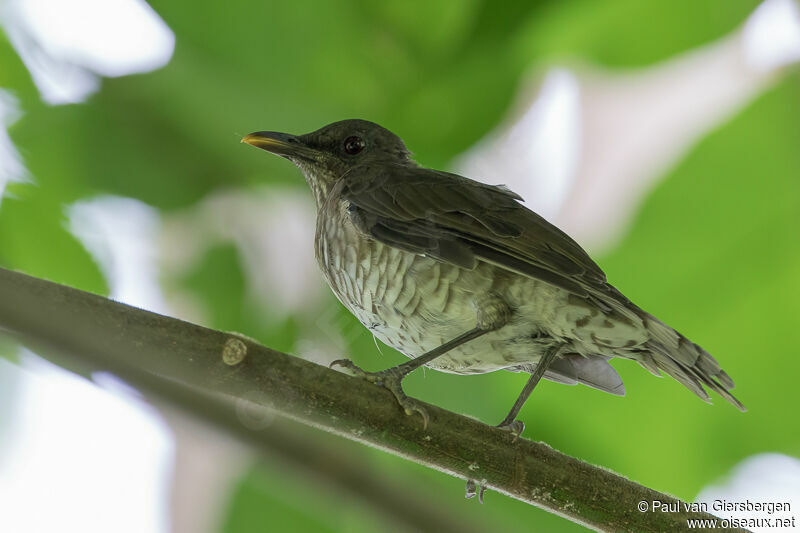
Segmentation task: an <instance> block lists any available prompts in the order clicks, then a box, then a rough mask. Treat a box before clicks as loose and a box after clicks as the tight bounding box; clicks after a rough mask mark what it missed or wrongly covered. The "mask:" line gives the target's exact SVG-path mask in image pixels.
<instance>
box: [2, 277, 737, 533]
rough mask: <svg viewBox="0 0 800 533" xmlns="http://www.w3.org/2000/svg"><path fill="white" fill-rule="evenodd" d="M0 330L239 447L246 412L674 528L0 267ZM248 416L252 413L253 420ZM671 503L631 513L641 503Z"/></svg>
mask: <svg viewBox="0 0 800 533" xmlns="http://www.w3.org/2000/svg"><path fill="white" fill-rule="evenodd" d="M0 327H4V328H6V329H8V330H10V331H11V332H13V333H16V334H17V335H19V336H21V337H22V338H25V339H28V340H31V341H34V342H35V343H37V344H39V345H41V346H44V347H47V348H50V349H54V350H56V351H58V352H60V353H62V354H65V355H67V356H69V357H70V358H71V360H72V361H74V362H76V363H78V364H80V365H82V366H83V367H85V368H87V369H90V370H93V371H94V370H107V371H110V372H113V373H115V374H117V375H118V376H120V377H121V378H122V379H124V380H126V381H127V382H128V383H130V384H132V385H134V386H136V387H139V388H141V389H144V390H147V391H150V392H153V393H156V394H157V395H159V396H163V397H165V398H166V399H168V400H171V401H173V402H176V403H177V404H179V405H181V406H183V407H185V408H187V409H189V410H190V411H191V412H192V413H194V414H196V415H198V416H199V417H202V418H205V419H209V420H211V421H212V422H213V423H215V424H217V425H220V426H222V427H224V428H226V429H228V430H230V431H232V432H234V433H235V434H237V435H240V436H241V437H243V438H245V439H246V440H249V441H255V442H258V441H259V440H260V439H264V438H265V437H264V434H265V433H266V431H265V430H263V429H260V428H259V427H258V425H257V424H252V423H249V422H248V420H250V419H249V418H248V415H247V413H248V412H253V413H259V412H260V413H262V414H263V413H264V409H268V410H271V411H273V412H275V413H276V414H278V415H281V416H284V417H288V418H291V419H294V420H297V421H299V422H302V423H305V424H308V425H311V426H314V427H316V428H318V429H321V430H324V431H328V432H331V433H335V434H337V435H340V436H343V437H345V438H348V439H351V440H355V441H358V442H361V443H364V444H367V445H369V446H373V447H376V448H379V449H382V450H385V451H386V452H388V453H391V454H394V455H398V456H401V457H405V458H407V459H409V460H411V461H414V462H416V463H419V464H423V465H426V466H429V467H431V468H435V469H437V470H440V471H442V472H445V473H447V474H450V475H453V476H456V477H459V478H462V479H475V480H477V481H478V482H480V483H482V484H483V485H485V486H486V487H487V488H489V489H493V490H495V491H497V492H501V493H503V494H506V495H508V496H511V497H512V498H516V499H518V500H522V501H524V502H527V503H530V504H533V505H536V506H538V507H541V508H543V509H546V510H548V511H550V512H553V513H556V514H559V515H561V516H564V517H566V518H568V519H569V520H572V521H574V522H578V523H581V524H584V525H586V526H588V527H591V528H594V529H596V530H598V531H636V532H650V531H679V530H685V529H688V527H687V523H686V520H687V519H714V517H713V516H711V515H708V514H705V513H698V512H689V511H687V510H686V509H684V507H683V505H682V502H679V501H678V500H676V499H675V498H673V497H671V496H668V495H666V494H662V493H659V492H656V491H654V490H652V489H649V488H647V487H644V486H642V485H639V484H636V483H634V482H632V481H630V480H627V479H625V478H623V477H621V476H619V475H617V474H614V473H612V472H609V471H607V470H604V469H602V468H599V467H596V466H592V465H589V464H587V463H584V462H582V461H579V460H577V459H574V458H572V457H569V456H567V455H564V454H562V453H559V452H557V451H555V450H553V449H552V448H550V447H549V446H547V445H546V444H544V443H537V442H531V441H528V440H524V439H518V440H516V441H514V439H513V438H512V436H511V435H510V434H509V433H508V432H506V431H502V430H499V429H497V428H494V427H491V426H487V425H485V424H482V423H481V422H478V421H476V420H472V419H470V418H467V417H464V416H460V415H457V414H455V413H451V412H449V411H446V410H443V409H440V408H438V407H436V406H433V405H427V406H426V407H427V409H428V412H429V414H430V423H429V424H428V428H427V429H425V430H423V428H422V422H421V420H420V418H419V417H417V416H406V415H405V414H404V413H403V412H402V410H401V409H399V407H398V406H397V403H396V401H395V400H394V397H393V396H392V394H391V393H390V392H388V391H387V390H384V389H382V388H380V387H376V386H375V385H372V384H370V383H367V382H365V381H363V380H360V379H357V378H353V377H351V376H347V375H345V374H342V373H339V372H336V371H333V370H330V369H328V368H325V367H323V366H320V365H316V364H314V363H311V362H308V361H305V360H303V359H300V358H298V357H292V356H289V355H286V354H283V353H280V352H276V351H274V350H271V349H269V348H265V347H263V346H260V345H258V344H256V343H255V342H251V341H249V340H247V339H243V338H240V337H238V336H235V335H231V334H229V333H224V332H220V331H214V330H210V329H207V328H203V327H200V326H196V325H193V324H189V323H187V322H183V321H181V320H177V319H174V318H169V317H165V316H161V315H157V314H154V313H150V312H147V311H143V310H141V309H136V308H134V307H130V306H127V305H123V304H120V303H117V302H113V301H111V300H108V299H106V298H103V297H101V296H97V295H94V294H89V293H86V292H83V291H79V290H76V289H72V288H69V287H66V286H63V285H58V284H55V283H51V282H48V281H44V280H40V279H37V278H33V277H30V276H26V275H24V274H20V273H16V272H11V271H8V270H5V269H0ZM252 410H255V411H252ZM656 500H657V501H660V502H663V503H664V504H673V505H680V509H679V510H677V511H675V512H669V513H662V512H652V511H651V510H648V511H647V512H640V511H639V510H638V508H637V506H638V505H639V502H641V501H645V502H648V505H649V506H650V507H649V509H652V505H651V502H653V501H656ZM739 531H742V530H739Z"/></svg>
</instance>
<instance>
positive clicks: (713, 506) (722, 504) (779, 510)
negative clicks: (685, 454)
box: [636, 500, 797, 529]
mask: <svg viewBox="0 0 800 533" xmlns="http://www.w3.org/2000/svg"><path fill="white" fill-rule="evenodd" d="M636 508H637V510H638V511H639V512H640V513H711V514H716V515H725V514H732V513H736V514H744V515H746V516H738V517H731V518H707V519H701V518H688V519H687V520H686V524H687V526H688V527H689V528H690V529H715V528H738V527H741V528H795V527H797V522H796V517H795V516H786V515H787V514H788V513H790V512H791V511H792V504H791V503H790V502H785V501H784V502H780V501H775V502H771V501H753V500H744V501H730V500H714V501H713V502H710V503H709V502H694V503H687V502H682V501H661V500H649V501H648V500H642V501H640V502H639V503H638V504H637V505H636ZM776 515H781V516H776Z"/></svg>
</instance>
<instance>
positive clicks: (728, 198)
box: [0, 0, 800, 533]
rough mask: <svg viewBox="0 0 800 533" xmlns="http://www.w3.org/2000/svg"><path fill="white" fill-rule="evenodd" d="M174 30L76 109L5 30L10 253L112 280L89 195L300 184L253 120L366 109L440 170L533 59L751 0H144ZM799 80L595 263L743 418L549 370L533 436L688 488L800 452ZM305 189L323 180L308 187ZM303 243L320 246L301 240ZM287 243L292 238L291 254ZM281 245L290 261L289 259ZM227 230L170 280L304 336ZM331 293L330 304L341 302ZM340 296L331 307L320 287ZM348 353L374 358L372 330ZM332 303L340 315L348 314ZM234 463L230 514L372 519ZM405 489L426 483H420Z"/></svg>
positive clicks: (183, 201)
mask: <svg viewBox="0 0 800 533" xmlns="http://www.w3.org/2000/svg"><path fill="white" fill-rule="evenodd" d="M150 3H151V5H152V7H153V8H154V9H155V10H156V11H157V12H158V13H159V15H160V16H161V17H162V18H163V19H164V20H165V21H166V23H167V24H168V25H169V26H170V28H171V29H172V30H173V31H174V32H175V34H176V38H177V45H176V51H175V55H174V57H173V59H172V61H171V62H170V63H169V64H168V65H167V66H166V67H165V68H162V69H160V70H158V71H155V72H152V73H149V74H146V75H138V76H128V77H124V78H118V79H107V80H105V81H104V83H103V87H102V90H101V91H100V92H99V93H98V94H96V95H95V96H93V97H92V98H91V99H90V100H89V101H88V102H87V103H84V104H76V105H67V106H58V107H51V106H48V105H45V104H44V103H42V102H41V100H40V98H39V96H38V92H37V90H36V88H35V87H34V85H33V84H32V82H31V80H30V77H29V74H28V73H27V70H26V69H25V67H24V65H23V64H22V63H21V62H20V60H19V59H18V57H17V56H16V53H15V52H14V51H13V49H12V48H11V47H10V46H9V44H8V43H7V42H6V41H3V40H2V38H0V65H2V68H0V86H2V87H6V88H10V89H12V90H13V92H14V94H15V95H16V96H17V97H18V98H19V100H20V106H21V108H22V110H23V111H24V116H23V118H22V119H21V120H20V121H19V122H18V123H17V124H16V125H15V126H14V127H13V128H12V130H11V134H12V138H13V141H14V142H15V144H16V145H17V147H18V148H19V149H20V151H21V152H22V154H23V157H24V159H25V162H26V165H27V167H28V170H29V172H30V174H31V176H32V179H33V182H34V183H33V184H30V183H25V184H14V185H12V186H11V187H10V189H9V195H8V196H7V197H5V198H4V199H3V203H2V207H1V208H0V264H1V265H2V266H4V267H7V268H14V269H19V270H21V271H24V272H26V273H29V274H32V275H36V276H41V277H44V278H47V279H52V280H55V281H59V282H63V283H67V284H69V285H72V286H75V287H79V288H82V289H86V290H90V291H95V292H98V293H106V291H107V286H106V282H105V280H104V279H103V276H102V275H101V273H100V270H99V269H98V267H97V265H96V264H95V263H94V261H93V260H92V258H91V256H90V255H89V254H88V253H87V252H86V251H85V250H84V248H83V247H82V246H81V245H80V243H79V242H77V241H76V240H75V239H74V238H73V237H72V236H71V235H70V233H69V232H68V231H67V230H66V229H65V222H64V220H65V218H64V206H65V205H67V204H69V203H72V202H74V201H76V200H79V199H82V198H85V197H89V196H93V195H96V194H99V193H112V194H118V195H123V196H130V197H134V198H138V199H141V200H143V201H144V202H146V203H148V204H150V205H152V206H154V207H156V208H158V209H159V210H162V211H163V212H171V211H174V210H176V209H180V208H183V207H187V206H190V205H193V204H194V203H196V202H198V201H199V200H200V199H202V198H203V197H204V196H206V195H207V194H208V193H210V192H211V191H214V190H217V189H219V188H248V187H253V186H256V185H260V184H265V183H266V184H271V185H272V184H274V185H282V186H288V187H296V188H298V190H304V188H305V184H304V183H303V181H302V179H300V177H299V174H298V173H297V172H296V170H295V169H294V168H293V167H291V166H290V165H289V164H288V163H286V162H285V161H283V160H280V159H278V158H273V157H266V156H265V154H263V153H262V152H259V151H257V150H250V149H245V148H244V147H242V146H240V145H239V144H238V140H239V138H240V137H241V135H242V134H245V133H248V132H250V131H254V130H261V129H272V130H279V131H290V132H298V133H299V132H306V131H310V130H312V129H316V128H317V127H319V126H321V125H323V124H326V123H328V122H331V121H334V120H338V119H341V118H345V117H364V118H369V119H371V120H374V121H376V122H379V123H381V124H382V125H384V126H386V127H388V128H389V129H392V130H393V131H396V132H398V133H399V134H401V135H402V136H403V138H404V139H405V141H406V142H407V144H408V145H409V147H410V148H411V149H412V151H414V152H415V154H416V157H417V160H418V161H419V162H420V163H422V164H424V165H427V166H434V167H440V168H441V167H446V166H447V164H448V162H449V161H451V159H452V158H453V157H454V156H455V155H457V154H459V153H460V152H462V151H464V150H465V149H467V148H468V147H469V146H471V145H472V144H473V143H474V142H476V141H477V140H478V139H480V138H481V137H482V136H483V135H484V134H485V133H486V132H487V131H489V130H490V129H491V128H492V127H493V126H495V125H496V124H497V123H498V122H499V121H500V120H501V119H502V118H503V116H504V115H505V113H506V110H507V109H508V107H509V105H510V103H511V100H512V97H513V96H514V94H515V90H516V89H517V86H518V83H519V82H520V80H521V78H522V76H523V75H524V74H526V73H528V72H529V71H530V70H531V69H534V70H535V69H542V68H544V67H546V66H547V65H549V64H552V63H554V62H555V61H561V60H565V59H569V60H579V61H583V62H591V63H595V64H599V65H603V66H607V67H624V68H629V67H638V66H646V65H650V64H653V63H655V62H657V61H660V60H664V59H666V58H669V57H671V56H673V55H674V54H676V53H679V52H683V51H686V50H689V49H691V48H693V47H696V46H698V45H701V44H703V43H707V42H709V41H711V40H713V39H715V38H718V37H719V36H721V35H724V34H726V33H728V32H730V31H731V30H732V29H733V28H735V27H736V26H737V25H738V24H740V23H741V21H742V20H743V19H744V17H745V16H746V15H747V14H749V13H750V12H751V11H752V9H753V8H754V7H755V6H756V5H757V3H756V2H754V1H742V0H736V1H730V0H713V1H706V2H702V3H697V2H695V1H692V0H673V1H671V2H639V1H636V0H608V1H604V2H595V1H589V0H570V1H559V2H548V1H538V2H530V1H519V2H504V3H503V8H502V9H499V8H498V4H497V3H496V2H491V1H489V0H484V1H480V0H472V1H463V2H423V1H419V2H368V1H366V0H351V1H344V2H311V1H306V2H300V1H297V2H248V1H245V0H235V1H231V2H188V1H184V0H170V1H160V0H154V1H151V2H150ZM799 94H800V77H798V76H797V75H796V74H792V75H789V76H787V77H785V78H784V79H783V80H782V81H781V82H780V83H779V84H778V85H777V86H776V87H775V88H774V89H771V90H769V91H768V92H767V93H766V94H764V95H763V96H761V97H760V98H759V99H758V100H757V101H755V102H754V103H753V104H752V105H750V106H749V107H748V108H747V109H746V110H744V111H743V112H742V113H740V114H739V115H738V116H736V117H735V118H734V119H733V120H731V121H730V122H729V123H727V124H725V125H723V126H721V127H720V128H718V129H717V130H716V131H714V132H712V133H711V134H710V135H709V136H707V138H705V139H704V140H702V142H700V143H699V144H697V145H696V146H695V147H694V148H693V149H692V151H691V152H690V153H689V154H688V156H687V157H686V158H685V159H684V160H683V161H682V162H681V163H680V164H679V165H678V166H677V167H676V168H673V169H672V170H671V171H670V173H669V176H668V178H667V179H666V180H664V181H663V182H662V184H661V185H660V186H659V187H658V188H657V189H656V190H655V191H653V193H652V194H651V195H650V197H649V198H648V200H647V201H646V203H645V204H644V206H642V208H641V210H640V213H639V215H638V216H637V218H636V221H635V224H634V226H633V228H632V230H631V231H630V233H629V234H628V235H627V237H626V238H625V240H624V241H623V242H622V244H621V245H620V246H619V247H618V248H617V249H615V250H614V251H613V252H612V253H610V254H608V255H606V256H605V257H600V258H598V260H599V263H600V264H601V266H602V267H603V268H604V269H605V270H606V271H607V273H608V275H609V278H610V280H611V281H612V282H613V283H615V284H616V285H617V286H618V287H620V288H621V289H622V290H623V291H624V292H625V293H626V294H627V295H628V296H629V297H631V298H632V299H633V300H634V301H636V302H637V303H639V304H640V305H641V306H642V307H644V308H646V309H648V310H650V311H651V312H653V313H654V314H656V315H658V316H659V317H661V318H662V319H663V320H665V321H666V322H668V323H669V324H671V325H673V326H674V327H676V328H677V329H678V330H680V331H682V332H684V333H685V334H687V335H688V336H689V337H691V338H692V339H695V340H697V341H698V342H701V343H702V344H703V346H704V347H706V348H707V349H708V350H709V351H710V352H712V353H714V354H716V355H717V357H718V359H720V361H722V362H723V364H724V367H725V369H726V370H727V371H728V372H729V373H730V374H731V376H733V377H734V379H735V380H736V383H737V391H738V395H739V397H740V399H742V401H743V402H744V403H745V404H746V405H747V406H748V408H749V409H750V412H748V413H747V414H744V415H742V414H740V413H738V412H736V410H734V409H732V408H730V406H727V405H724V404H723V402H721V401H720V400H719V399H716V398H715V403H716V404H717V405H715V406H714V407H713V408H712V407H709V406H707V405H705V404H703V403H702V402H699V401H698V400H697V399H696V398H695V397H693V396H692V395H691V394H689V393H687V392H686V391H685V390H682V388H681V386H680V385H678V384H677V383H674V382H672V381H670V380H666V379H665V380H656V379H654V378H653V377H651V376H650V375H649V374H647V373H646V372H644V371H642V370H641V369H640V368H638V367H637V366H636V365H633V364H625V363H624V362H623V363H621V364H617V365H616V367H617V368H618V370H619V371H620V373H621V374H622V376H623V379H624V380H625V382H626V384H627V390H628V397H627V398H625V399H619V398H616V397H612V396H609V395H604V394H600V393H598V392H596V391H593V390H590V389H588V388H585V387H563V386H558V385H554V384H545V385H544V386H542V387H540V389H539V390H537V392H536V394H535V395H534V397H533V399H532V400H531V401H530V402H529V403H528V405H527V406H526V407H525V409H524V410H523V412H522V416H521V417H522V419H523V420H525V421H526V423H527V426H528V429H527V431H526V435H527V436H528V437H529V438H535V439H537V440H543V441H545V442H547V443H549V444H551V445H552V446H553V447H555V448H556V449H559V450H561V451H563V452H565V453H567V454H570V455H574V456H577V457H579V458H582V459H584V460H587V461H589V462H591V463H595V464H601V465H604V466H607V467H609V468H611V469H614V470H616V471H617V472H620V473H622V474H624V475H626V476H628V477H630V478H632V479H635V480H637V481H639V482H641V483H644V484H646V485H648V486H651V487H653V488H656V489H658V490H663V491H666V492H670V493H673V494H675V495H677V496H679V497H681V498H684V499H689V500H691V499H692V498H694V496H695V495H696V494H697V492H698V491H699V490H700V489H701V488H702V487H703V486H706V485H708V484H709V483H711V482H714V481H718V480H719V479H720V477H721V476H724V475H725V473H726V472H728V471H729V470H730V469H731V468H732V466H733V465H735V464H736V463H737V462H739V461H741V460H742V459H743V458H745V457H747V456H749V455H752V454H755V453H759V452H767V451H775V452H782V453H786V454H789V455H795V456H796V455H799V454H800V432H799V431H798V422H797V417H796V415H795V414H794V413H793V411H794V408H795V407H796V406H797V405H798V402H799V401H800V392H798V387H797V386H796V379H797V377H796V376H797V375H798V374H800V359H798V358H797V357H796V355H797V353H796V351H797V350H796V347H797V346H798V345H800V328H799V327H798V317H800V303H798V302H800V276H798V274H799V273H800V239H798V229H800V180H798V177H800V150H798V146H800V98H798V95H799ZM309 198H310V195H309ZM298 246H311V243H310V242H309V243H298ZM285 253H286V254H291V253H292V250H291V249H287V250H285ZM276 260H280V258H276ZM239 268H240V261H239V258H238V257H237V256H236V253H235V251H234V250H233V249H232V248H227V247H220V248H215V249H214V250H212V251H210V252H209V254H208V255H207V256H206V258H205V260H204V261H203V263H202V264H201V265H197V266H196V268H194V269H193V270H192V271H190V272H186V273H185V276H184V278H183V279H180V280H177V281H174V282H175V283H179V284H182V285H183V286H184V287H185V288H188V289H190V290H192V291H194V293H195V295H196V297H197V298H199V299H201V300H202V301H204V302H205V303H206V304H207V307H208V308H210V309H214V310H215V312H214V313H213V314H212V318H211V320H212V321H211V323H209V324H208V325H210V326H213V327H221V328H224V329H228V330H237V331H243V332H244V333H246V334H248V335H251V336H254V337H256V338H259V339H261V340H263V341H265V342H266V343H267V344H269V345H271V346H272V347H274V348H276V349H282V350H288V351H293V350H295V349H296V346H297V344H296V343H297V341H298V338H297V337H298V335H299V333H298V332H299V329H298V328H297V327H294V326H293V324H295V323H296V322H297V321H303V320H305V321H308V320H309V317H305V318H304V317H290V318H289V319H288V320H287V321H284V322H281V323H278V324H274V323H267V322H266V321H260V320H258V317H253V316H252V312H251V311H252V310H251V309H249V308H248V305H249V304H248V303H247V298H246V297H245V290H246V288H245V287H244V284H243V281H242V280H243V278H242V274H241V273H240V272H239ZM332 298H333V297H332V296H331V300H332ZM331 305H333V304H332V303H331ZM337 309H339V310H338V311H337V313H340V314H341V317H340V319H341V321H342V324H344V325H345V327H348V328H350V329H354V330H355V331H357V334H355V335H353V336H349V337H348V338H349V340H350V346H349V350H350V351H351V352H352V354H353V357H354V358H355V360H356V361H357V362H359V363H360V364H362V365H363V366H365V367H367V368H383V367H385V366H388V364H387V363H388V362H395V361H397V362H399V361H400V360H401V359H400V356H399V355H397V354H390V352H391V351H390V350H388V349H387V348H383V353H384V355H383V356H381V355H379V354H378V353H377V350H376V349H375V346H374V344H373V340H372V338H371V336H370V335H369V334H368V332H367V331H366V330H363V329H358V328H356V326H354V325H353V324H354V320H353V319H352V318H351V317H350V316H349V315H347V313H346V312H345V311H343V310H341V309H340V308H338V307H337ZM337 320H338V318H337ZM523 382H524V377H523V376H519V375H515V374H508V373H496V374H493V375H486V376H470V377H461V376H451V375H445V374H439V373H436V372H426V373H425V374H424V375H423V373H421V372H420V373H418V374H416V375H413V376H412V377H411V378H409V379H408V381H407V390H408V392H409V394H411V395H414V396H417V397H420V398H422V399H424V400H426V401H429V402H432V403H435V404H437V405H441V406H442V407H445V408H448V409H452V410H455V411H457V412H462V413H467V414H470V415H473V416H476V417H478V418H480V419H481V420H484V421H486V422H487V423H496V422H497V421H499V419H500V418H501V417H502V416H503V415H504V414H505V412H506V410H507V408H508V407H509V405H510V403H511V402H512V401H513V399H514V397H515V395H516V394H517V392H518V390H519V389H520V388H521V386H522V384H523ZM320 438H322V439H323V442H324V443H325V445H329V446H344V447H348V448H352V450H351V451H353V452H354V453H356V454H358V455H359V456H360V457H361V458H362V460H363V465H364V468H365V469H369V470H371V471H373V472H374V473H375V475H379V476H391V477H394V478H396V479H398V480H400V481H402V482H404V483H407V484H408V486H410V487H419V488H420V489H419V490H421V491H424V492H425V493H429V494H430V495H431V498H436V500H437V501H439V502H440V504H441V505H442V506H444V507H446V508H448V509H451V510H452V512H453V513H458V514H459V515H461V516H468V517H471V518H473V519H474V520H477V521H479V523H486V524H493V525H494V526H495V528H497V529H498V530H503V531H531V530H537V531H578V530H581V529H582V528H581V527H580V526H577V525H574V524H570V523H568V522H566V521H564V520H562V519H560V518H558V517H555V516H551V515H548V514H547V513H545V512H543V511H540V510H538V509H534V508H531V507H528V506H526V505H523V504H521V503H518V502H515V501H511V500H509V499H507V498H505V497H502V496H499V495H496V494H488V495H487V498H486V499H487V503H486V505H484V506H479V505H477V504H476V503H475V502H474V501H464V499H463V493H462V483H461V482H460V481H458V480H454V479H452V478H449V477H446V476H444V475H442V474H439V473H437V472H431V471H428V470H426V469H424V468H421V467H418V466H416V465H413V464H410V463H407V462H404V461H402V460H399V459H396V458H393V457H389V456H386V455H384V454H382V453H380V452H377V451H374V450H369V449H365V448H361V447H357V446H355V445H349V444H343V443H340V442H338V441H333V440H330V439H328V438H327V437H320ZM273 466H274V468H273V467H271V466H269V465H267V466H266V467H264V468H263V469H260V470H258V471H253V472H251V473H250V474H248V475H247V476H245V477H243V478H242V480H241V483H240V484H239V486H238V489H237V491H236V493H235V494H234V495H233V496H232V503H231V506H230V511H229V513H228V518H227V520H226V525H225V531H227V532H230V533H233V532H237V533H239V532H247V531H260V530H262V526H263V524H265V523H269V524H271V525H274V526H275V527H276V528H279V529H281V530H288V529H293V530H298V531H302V530H309V531H320V530H322V531H341V530H348V531H358V530H361V531H367V530H370V529H372V528H373V527H375V523H374V522H373V518H374V517H370V516H369V513H363V512H361V510H360V508H359V507H358V506H357V505H356V504H354V503H353V502H344V503H345V504H342V502H341V500H340V498H341V497H340V496H337V495H335V494H331V493H329V492H326V491H324V490H319V489H317V488H316V487H315V486H314V484H313V483H307V482H303V481H302V480H299V481H298V480H297V479H294V478H293V476H292V473H291V472H290V471H286V470H285V469H283V468H281V467H280V465H277V464H276V465H273ZM415 490H416V489H415Z"/></svg>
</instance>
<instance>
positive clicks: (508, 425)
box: [496, 420, 525, 442]
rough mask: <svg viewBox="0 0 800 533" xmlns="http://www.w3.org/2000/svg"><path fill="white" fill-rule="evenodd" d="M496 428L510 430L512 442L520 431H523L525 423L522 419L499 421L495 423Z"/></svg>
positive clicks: (520, 433)
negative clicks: (512, 436) (512, 437)
mask: <svg viewBox="0 0 800 533" xmlns="http://www.w3.org/2000/svg"><path fill="white" fill-rule="evenodd" d="M496 427H498V428H500V429H502V430H504V431H508V432H510V433H511V434H512V435H514V439H513V440H512V442H516V441H517V439H518V438H519V436H520V435H522V432H523V431H525V423H524V422H523V421H522V420H512V421H511V422H506V421H503V422H500V423H499V424H497V426H496Z"/></svg>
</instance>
